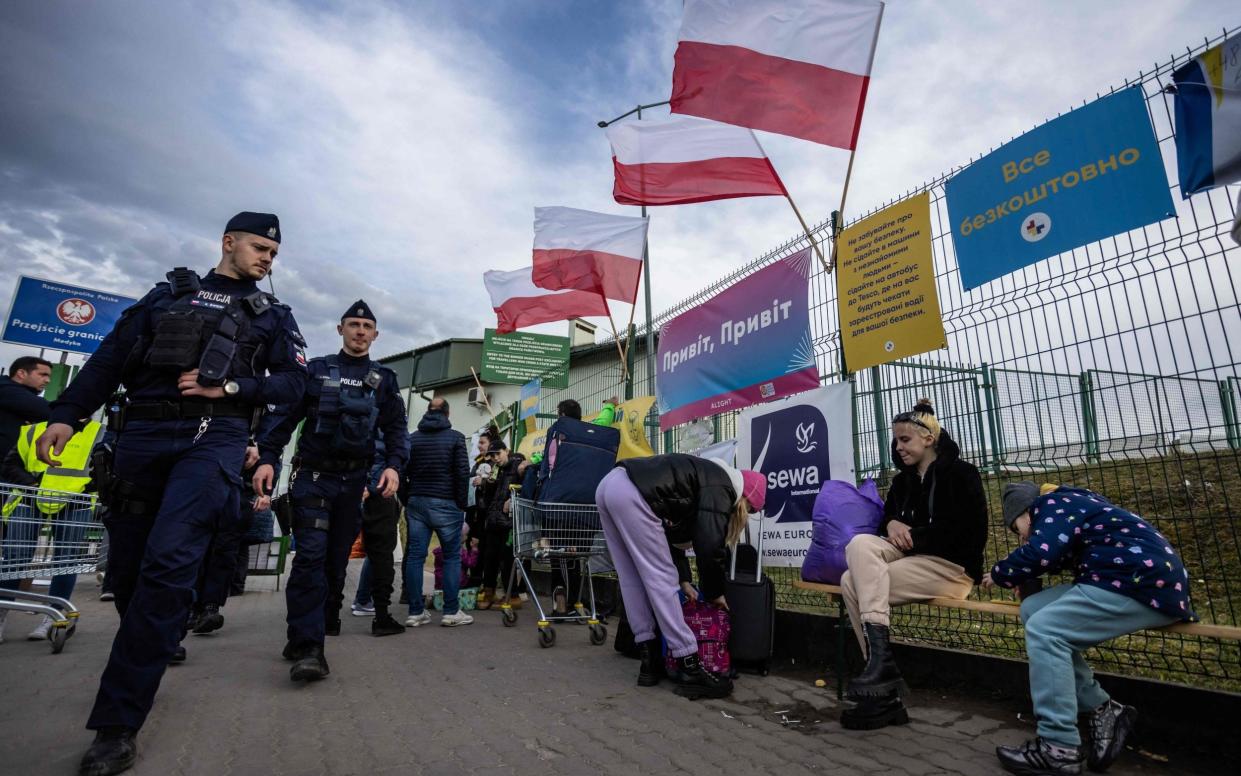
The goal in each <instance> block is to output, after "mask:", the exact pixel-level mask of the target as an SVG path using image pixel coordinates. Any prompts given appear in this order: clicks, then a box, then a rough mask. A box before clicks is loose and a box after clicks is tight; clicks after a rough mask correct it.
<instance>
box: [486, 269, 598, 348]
mask: <svg viewBox="0 0 1241 776" xmlns="http://www.w3.org/2000/svg"><path fill="white" fill-rule="evenodd" d="M483 283H484V284H485V285H486V286H487V293H488V294H490V295H491V306H492V308H493V309H494V310H495V311H496V331H498V332H499V333H501V334H508V333H509V332H513V331H517V330H518V329H520V328H524V327H526V326H533V325H535V324H536V323H548V322H550V321H567V320H569V319H571V318H585V317H587V316H590V315H607V314H608V300H606V299H604V298H603V297H602V296H600V295H599V294H597V293H594V292H591V291H548V290H547V289H546V288H539V287H538V286H536V285H535V284H534V280H532V279H531V268H530V267H522V268H521V269H515V270H512V271H511V272H505V271H503V270H495V269H493V270H490V271H488V272H484V273H483Z"/></svg>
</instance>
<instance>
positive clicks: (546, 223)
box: [533, 207, 647, 304]
mask: <svg viewBox="0 0 1241 776" xmlns="http://www.w3.org/2000/svg"><path fill="white" fill-rule="evenodd" d="M646 225H647V220H646V219H645V218H635V217H633V216H613V215H608V214H607V213H594V212H592V211H590V210H578V209H576V208H571V207H536V208H535V209H534V273H533V277H534V284H535V285H537V286H539V287H540V288H547V289H553V290H555V289H567V288H571V289H577V290H578V291H594V292H596V293H599V294H602V295H604V296H605V297H607V298H608V299H616V300H619V301H622V302H627V303H629V304H633V302H634V300H635V299H636V298H637V296H638V280H639V279H640V278H641V276H642V249H643V247H644V246H645V245H646Z"/></svg>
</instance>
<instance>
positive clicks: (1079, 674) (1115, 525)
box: [982, 482, 1197, 774]
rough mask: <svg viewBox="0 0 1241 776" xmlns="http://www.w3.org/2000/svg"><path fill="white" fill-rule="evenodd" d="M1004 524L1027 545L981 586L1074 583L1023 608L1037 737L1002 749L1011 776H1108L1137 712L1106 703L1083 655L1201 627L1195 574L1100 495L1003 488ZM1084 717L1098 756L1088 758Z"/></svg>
mask: <svg viewBox="0 0 1241 776" xmlns="http://www.w3.org/2000/svg"><path fill="white" fill-rule="evenodd" d="M1004 522H1005V523H1007V524H1008V527H1009V528H1010V529H1011V530H1012V531H1014V532H1016V533H1017V535H1018V536H1020V537H1021V541H1022V542H1023V544H1022V545H1021V546H1020V547H1018V548H1017V549H1016V550H1014V551H1013V552H1012V554H1010V555H1009V556H1008V557H1007V558H1005V559H1004V560H1002V561H1000V562H999V563H997V564H995V566H994V567H993V568H992V569H991V571H990V572H989V573H988V574H987V575H986V576H985V577H983V580H982V584H983V587H990V586H991V585H993V584H994V585H999V586H1000V587H1005V588H1014V587H1018V586H1022V585H1024V584H1025V583H1027V582H1030V581H1031V580H1037V579H1038V577H1039V576H1041V575H1043V574H1053V573H1057V572H1060V571H1065V572H1069V573H1072V574H1073V575H1074V577H1073V582H1072V583H1071V584H1063V585H1056V586H1055V587H1052V588H1048V589H1047V590H1043V591H1041V592H1038V593H1035V594H1033V595H1030V596H1029V597H1027V598H1025V599H1024V600H1023V601H1022V602H1021V619H1022V621H1023V622H1024V623H1025V626H1026V654H1027V655H1028V656H1029V659H1030V695H1031V697H1032V698H1033V699H1034V715H1035V717H1036V718H1037V719H1038V737H1037V738H1035V739H1034V740H1032V741H1029V742H1027V743H1026V744H1025V745H1023V746H1020V747H1008V746H1001V747H998V748H997V749H996V755H997V756H998V757H999V758H1000V765H1002V766H1004V768H1005V770H1008V771H1012V772H1013V773H1023V774H1074V773H1081V769H1082V760H1083V759H1084V760H1085V761H1086V764H1087V765H1088V766H1089V767H1090V770H1092V771H1102V770H1104V769H1106V768H1107V767H1108V766H1109V765H1111V764H1112V761H1113V760H1115V759H1116V756H1117V755H1119V754H1120V753H1121V751H1123V749H1124V746H1125V739H1126V738H1127V737H1128V735H1129V733H1130V732H1131V731H1132V730H1133V724H1134V721H1135V720H1136V719H1137V710H1136V709H1134V708H1133V707H1132V706H1125V705H1122V704H1120V703H1117V702H1116V701H1114V700H1112V699H1111V698H1110V697H1108V694H1107V693H1106V692H1104V691H1103V688H1102V687H1100V686H1099V683H1098V682H1097V681H1095V678H1094V673H1093V672H1091V670H1090V666H1088V665H1086V661H1085V660H1084V659H1083V658H1082V653H1083V652H1084V651H1086V650H1087V649H1089V648H1090V647H1093V646H1094V645H1096V644H1101V643H1103V642H1105V641H1109V640H1111V639H1114V638H1116V637H1117V636H1123V635H1125V634H1128V633H1133V632H1134V631H1138V630H1143V629H1145V628H1159V627H1162V626H1165V625H1170V624H1171V623H1174V622H1176V621H1178V620H1183V621H1186V622H1191V621H1193V620H1196V619H1197V617H1196V616H1195V615H1194V612H1193V609H1191V608H1190V606H1189V574H1188V573H1187V572H1186V571H1185V566H1184V565H1183V564H1182V563H1181V559H1180V558H1179V557H1177V554H1176V551H1175V550H1174V549H1172V544H1171V543H1170V542H1169V541H1168V540H1167V539H1166V538H1165V537H1164V535H1163V534H1161V533H1159V531H1157V530H1155V527H1154V526H1152V525H1150V524H1149V523H1147V522H1146V521H1145V520H1143V519H1142V518H1140V517H1138V516H1137V515H1134V514H1132V513H1131V512H1127V511H1126V510H1124V509H1121V508H1120V507H1118V506H1115V505H1113V504H1112V503H1111V502H1110V501H1108V500H1107V499H1105V498H1104V497H1103V496H1100V495H1099V494H1097V493H1092V492H1090V491H1088V490H1081V489H1079V488H1069V487H1056V486H1055V485H1044V486H1043V487H1042V492H1041V495H1040V489H1039V487H1038V486H1036V485H1035V484H1034V483H1033V482H1018V483H1013V484H1010V485H1007V486H1006V487H1005V488H1004ZM1079 714H1084V715H1087V720H1088V724H1087V727H1088V729H1089V730H1090V747H1089V749H1088V750H1087V751H1086V753H1085V757H1083V756H1082V752H1081V744H1082V740H1081V735H1080V734H1079V733H1078V730H1077V718H1078V715H1079Z"/></svg>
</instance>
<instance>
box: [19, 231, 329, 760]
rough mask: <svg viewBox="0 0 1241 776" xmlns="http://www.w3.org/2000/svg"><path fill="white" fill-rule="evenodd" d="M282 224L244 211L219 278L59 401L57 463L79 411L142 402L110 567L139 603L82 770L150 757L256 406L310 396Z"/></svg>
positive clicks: (129, 335) (120, 644)
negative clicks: (279, 279)
mask: <svg viewBox="0 0 1241 776" xmlns="http://www.w3.org/2000/svg"><path fill="white" fill-rule="evenodd" d="M279 247H280V222H279V221H278V219H277V218H276V216H274V215H270V214H267V213H249V212H245V213H238V214H237V215H236V216H234V217H233V219H232V220H230V221H229V222H228V226H227V227H225V233H224V237H223V239H222V242H221V254H222V255H221V258H220V263H219V264H218V265H217V266H216V268H215V270H214V271H212V272H210V273H208V274H207V276H206V277H202V278H200V277H199V276H198V274H197V273H195V272H192V271H190V270H188V269H185V268H183V267H178V268H177V269H174V270H173V271H172V272H169V273H168V276H167V277H168V282H166V283H160V284H159V285H157V286H156V287H155V288H154V289H152V290H151V291H150V292H149V293H148V294H147V295H146V296H144V297H143V298H142V299H141V300H139V301H138V302H137V303H136V304H134V305H133V306H132V307H130V308H129V309H127V310H126V311H125V312H124V313H123V314H122V315H121V318H120V320H118V321H117V323H116V325H115V326H114V327H113V329H112V331H111V332H110V333H109V334H108V336H107V337H106V338H104V340H103V342H102V343H100V345H99V349H98V350H96V351H95V353H94V354H93V355H92V356H91V357H90V360H89V361H87V362H86V365H85V366H83V367H82V370H81V372H79V374H78V376H77V379H75V380H74V381H73V382H72V383H71V384H70V385H69V387H68V388H67V389H66V390H65V392H64V393H63V394H61V396H60V398H59V399H58V400H57V401H56V402H54V403H53V404H52V407H51V412H52V417H51V421H52V422H51V425H49V426H48V428H47V431H46V432H45V433H44V434H43V436H42V437H41V438H40V440H39V442H38V455H39V458H40V459H42V460H43V461H44V462H46V463H48V464H49V465H53V466H54V465H57V462H56V456H57V455H59V454H60V452H61V451H62V450H63V449H64V447H65V443H66V442H68V441H69V439H70V437H71V436H72V435H73V433H74V429H75V428H76V427H77V426H78V424H79V420H78V419H79V418H85V417H89V416H90V415H91V414H92V413H93V412H95V410H97V409H98V408H99V407H100V405H102V404H103V403H104V401H106V400H107V399H108V397H109V396H111V395H112V393H113V391H115V390H116V389H117V386H118V385H121V384H124V385H125V387H126V389H127V396H128V403H127V405H126V406H125V407H124V409H123V410H122V411H121V413H120V418H119V425H120V429H119V435H118V438H117V442H116V448H115V458H114V460H113V464H112V471H111V474H110V476H109V477H108V478H107V479H108V480H109V481H108V482H107V483H103V484H102V487H101V497H106V499H107V500H108V501H109V503H110V505H111V514H110V516H109V519H108V523H107V528H108V533H109V535H110V538H111V550H110V558H109V560H110V568H109V576H112V577H113V584H114V586H115V587H114V589H115V591H116V597H117V603H118V604H119V603H120V602H121V601H126V602H127V605H126V606H125V607H124V608H125V612H124V614H123V616H122V618H121V624H120V627H119V629H118V630H117V633H116V638H115V640H114V641H113V642H112V653H111V655H110V656H109V658H108V665H107V667H106V668H105V669H104V672H103V676H102V678H101V679H100V682H99V692H98V695H97V696H96V698H95V706H94V709H93V710H92V711H91V715H90V719H89V720H88V721H87V723H86V726H87V727H88V728H90V729H92V730H95V731H97V732H96V736H95V741H94V743H93V744H92V745H91V747H90V749H89V751H87V753H86V755H85V756H84V757H83V758H82V763H81V768H80V773H82V774H90V775H91V776H101V775H102V774H112V773H119V772H121V771H123V770H125V769H127V768H129V767H130V766H131V765H132V764H133V762H134V759H135V757H136V753H137V749H136V745H135V737H136V735H137V731H138V729H139V728H141V727H142V724H143V722H145V721H146V717H147V714H148V713H149V711H150V709H151V704H152V703H153V702H154V700H155V693H156V690H158V688H159V683H160V679H161V678H162V677H163V675H164V669H165V668H166V667H167V666H168V663H169V661H170V660H171V659H172V658H173V654H174V652H175V651H176V649H177V646H178V643H179V641H180V639H181V636H182V635H183V633H184V627H185V622H186V616H187V614H188V613H189V609H190V606H191V604H192V603H193V600H194V584H195V582H196V579H197V576H198V570H199V567H200V565H201V564H202V560H203V556H204V555H205V553H206V551H207V546H208V544H209V543H210V541H211V536H212V533H213V531H214V530H215V529H216V528H217V527H218V526H219V525H221V524H222V523H225V522H227V521H234V520H237V519H239V515H240V510H239V505H238V493H239V490H240V485H241V478H240V476H239V472H240V471H241V467H242V459H243V457H244V455H245V450H246V441H247V439H248V438H249V435H250V432H251V427H252V424H253V423H254V421H255V417H256V409H258V408H261V407H262V406H263V405H265V404H286V403H289V402H294V401H297V400H298V398H299V397H300V396H301V395H302V392H303V390H304V388H305V383H306V356H305V351H304V348H305V341H304V340H303V339H302V335H301V334H300V333H299V332H298V329H297V324H296V323H295V322H294V320H293V314H292V313H291V312H290V310H289V308H288V307H287V306H285V305H283V304H280V303H279V302H278V301H277V300H276V299H275V298H274V297H272V296H271V295H270V294H267V293H265V292H263V291H260V290H259V289H258V287H257V286H256V285H255V281H257V280H260V279H262V278H263V277H265V276H266V275H267V274H268V273H269V272H270V271H271V265H272V263H273V262H274V261H275V258H276V253H277V251H278V249H279Z"/></svg>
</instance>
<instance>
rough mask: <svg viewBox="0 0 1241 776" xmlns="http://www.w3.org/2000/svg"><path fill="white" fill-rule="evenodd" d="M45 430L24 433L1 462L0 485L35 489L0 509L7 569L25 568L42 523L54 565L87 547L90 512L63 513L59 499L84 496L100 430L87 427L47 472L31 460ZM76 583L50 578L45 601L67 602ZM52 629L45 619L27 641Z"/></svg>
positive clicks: (0, 630)
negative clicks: (0, 477) (49, 598)
mask: <svg viewBox="0 0 1241 776" xmlns="http://www.w3.org/2000/svg"><path fill="white" fill-rule="evenodd" d="M46 429H47V423H46V422H43V423H37V424H33V425H29V426H25V427H23V428H22V430H21V432H20V434H19V436H18V438H17V446H16V447H15V448H13V450H11V451H10V452H9V454H8V457H6V458H5V460H4V466H3V475H4V476H3V479H4V480H5V481H6V482H10V483H13V484H17V485H26V486H29V487H36V486H37V487H38V491H37V493H36V494H35V495H34V497H33V498H32V497H31V496H30V495H29V494H27V495H25V496H23V495H22V492H21V491H18V490H16V489H14V490H13V491H11V492H10V494H9V497H8V499H7V501H6V503H5V504H4V507H3V508H0V520H3V522H4V524H5V531H4V542H3V544H4V548H3V549H4V558H5V565H6V566H8V567H10V568H13V567H16V566H17V565H20V564H24V563H28V562H29V561H30V560H31V558H33V557H34V551H35V548H36V546H37V545H38V542H39V533H40V531H41V530H42V527H43V523H44V521H45V520H49V519H50V520H51V521H52V558H53V560H55V559H57V557H61V558H63V557H64V556H65V555H67V554H71V553H76V554H82V553H77V551H78V550H80V549H81V547H82V543H83V542H85V541H86V536H85V533H86V528H85V525H84V524H85V523H87V522H89V521H90V515H91V509H92V507H91V506H79V505H76V504H75V505H72V506H70V507H69V508H68V509H65V507H66V505H67V503H66V499H65V497H64V495H63V494H64V493H84V492H85V491H86V489H87V486H88V485H89V484H90V481H91V477H90V472H89V463H90V454H91V450H93V449H94V447H95V443H96V441H98V439H99V437H100V432H101V431H102V427H101V426H100V424H99V423H98V422H97V421H93V420H92V421H89V422H87V423H86V425H85V427H83V429H82V430H81V431H79V432H78V433H76V434H74V435H73V437H72V438H71V439H70V440H69V442H68V444H66V445H65V452H64V454H63V455H61V456H60V465H59V466H54V467H48V466H47V464H45V463H43V462H42V461H40V460H39V459H38V457H37V456H36V455H35V447H36V443H37V442H38V439H39V437H40V436H41V435H42V434H43V432H44V431H45V430H46ZM92 501H93V499H92ZM76 582H77V575H76V574H64V575H60V576H55V577H52V585H51V587H50V588H49V589H48V595H51V596H54V597H56V598H64V599H68V598H69V596H70V595H72V594H73V587H74V584H75V583H76ZM20 583H21V580H17V579H14V580H3V581H0V590H16V589H18V585H19V584H20ZM5 613H6V612H5V611H4V610H0V641H3V640H4V615H5ZM51 625H52V619H51V618H50V617H48V616H46V615H45V616H44V617H43V620H42V621H41V622H40V623H39V625H38V626H36V627H35V629H34V630H32V631H31V632H30V634H29V635H28V636H27V638H28V639H31V640H42V639H45V638H47V634H48V630H49V629H50V627H51Z"/></svg>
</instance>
